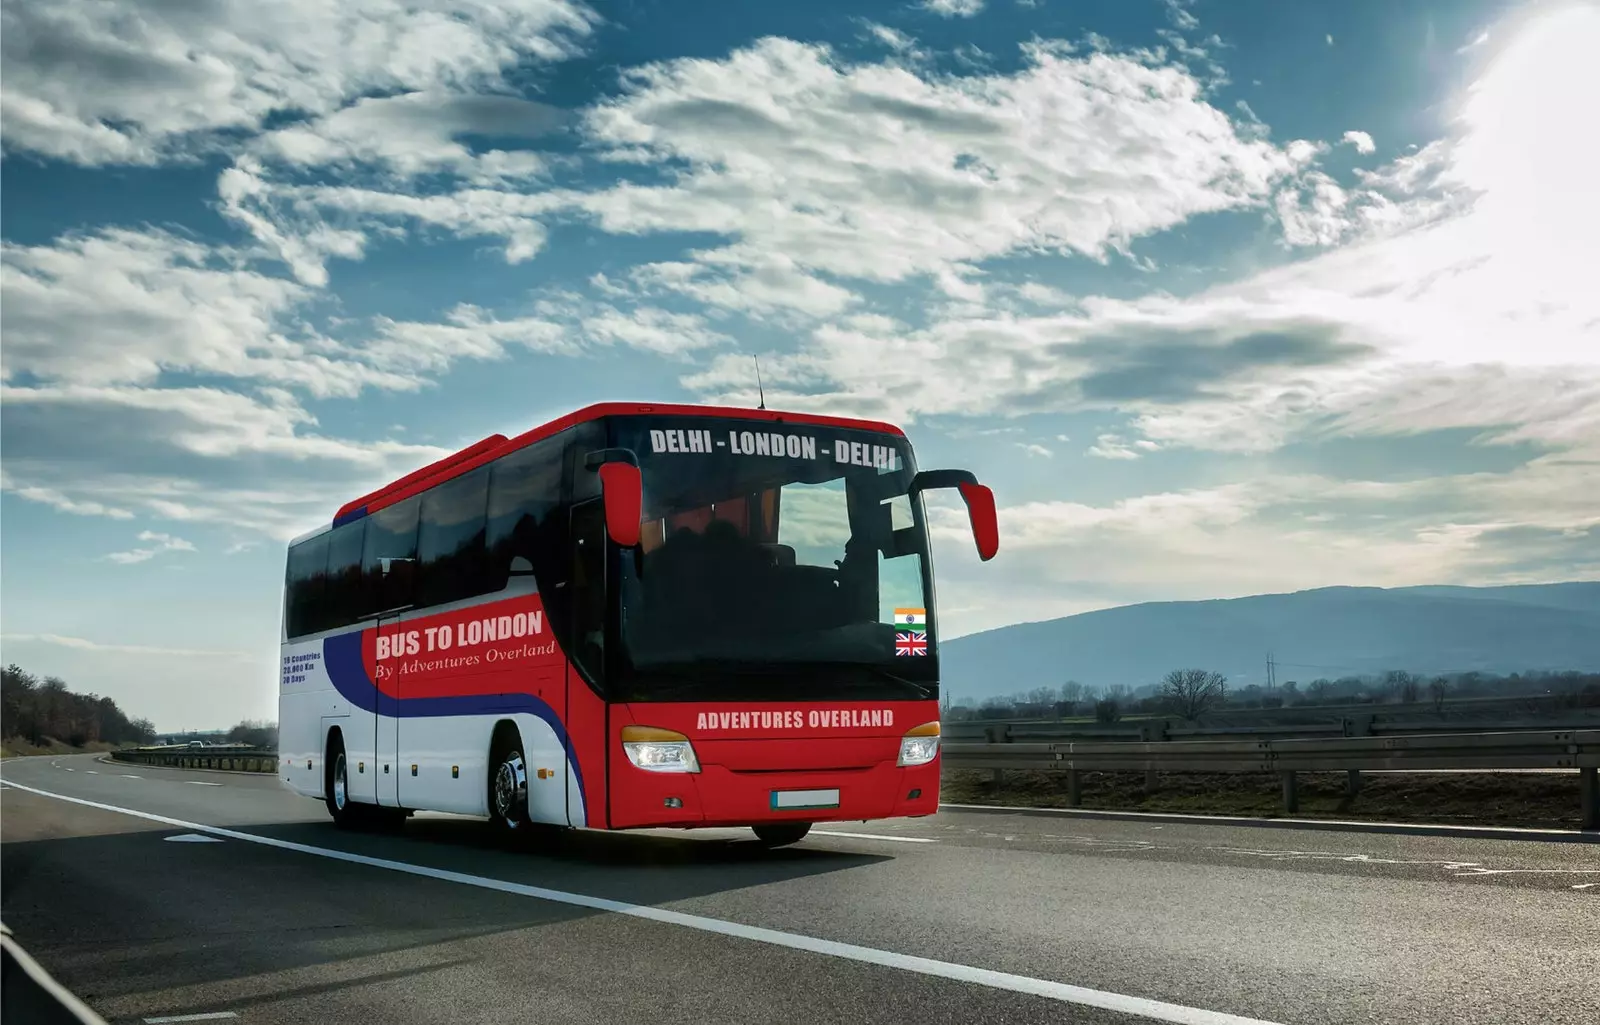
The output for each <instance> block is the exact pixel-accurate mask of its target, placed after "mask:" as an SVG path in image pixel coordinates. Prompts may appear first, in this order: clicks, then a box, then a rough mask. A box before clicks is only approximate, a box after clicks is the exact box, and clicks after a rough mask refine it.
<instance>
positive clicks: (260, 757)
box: [111, 746, 278, 772]
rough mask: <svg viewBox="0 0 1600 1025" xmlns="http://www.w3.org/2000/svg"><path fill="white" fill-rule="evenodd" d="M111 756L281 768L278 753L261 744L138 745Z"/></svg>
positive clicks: (198, 765) (180, 765)
mask: <svg viewBox="0 0 1600 1025" xmlns="http://www.w3.org/2000/svg"><path fill="white" fill-rule="evenodd" d="M111 757H112V758H114V759H116V760H117V761H119V762H133V763H135V764H138V765H164V766H166V767H167V768H171V769H210V770H222V771H226V772H277V771H278V753H277V752H276V751H264V750H262V749H261V748H257V747H205V748H200V747H178V746H174V747H136V748H128V749H125V750H122V751H113V752H111Z"/></svg>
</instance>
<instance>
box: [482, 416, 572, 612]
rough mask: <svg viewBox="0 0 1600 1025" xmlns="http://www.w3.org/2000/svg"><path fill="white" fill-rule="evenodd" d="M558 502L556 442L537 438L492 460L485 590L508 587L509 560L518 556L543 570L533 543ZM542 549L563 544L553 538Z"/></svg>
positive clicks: (559, 499) (559, 487)
mask: <svg viewBox="0 0 1600 1025" xmlns="http://www.w3.org/2000/svg"><path fill="white" fill-rule="evenodd" d="M560 502H561V446H560V445H558V444H555V443H553V442H551V441H546V442H536V443H535V444H533V445H530V446H528V447H527V448H525V449H522V450H520V451H517V452H513V453H511V454H510V455H508V456H504V457H502V458H500V459H496V460H495V461H494V463H493V464H492V472H491V474H490V477H489V517H488V532H487V544H488V559H489V562H488V576H489V579H488V581H487V586H488V590H491V591H498V590H500V589H501V588H503V587H505V586H506V581H507V579H508V577H509V572H510V568H511V560H512V559H514V558H517V557H518V556H520V557H522V558H524V559H527V560H528V563H529V564H530V565H531V566H533V567H534V569H535V570H536V571H538V570H539V569H541V568H542V567H541V566H540V558H539V547H538V546H536V544H535V541H536V539H537V538H539V536H540V530H541V528H542V527H544V526H545V523H546V520H547V519H548V518H549V516H550V513H551V511H552V510H554V509H555V508H556V507H557V506H558V505H559V504H560ZM543 547H544V548H546V549H559V548H561V545H560V543H559V542H558V541H555V540H554V539H551V540H550V541H548V542H547V543H546V544H545V545H543ZM537 578H538V574H537V572H536V574H535V579H537Z"/></svg>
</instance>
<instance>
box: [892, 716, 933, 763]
mask: <svg viewBox="0 0 1600 1025" xmlns="http://www.w3.org/2000/svg"><path fill="white" fill-rule="evenodd" d="M938 755H939V724H938V723H936V722H926V723H923V724H922V725H921V726H918V727H917V728H916V729H912V730H907V731H906V735H905V736H903V737H901V738H900V760H899V761H898V762H897V763H896V764H897V765H901V766H906V765H927V764H928V763H929V762H931V761H933V760H934V759H935V758H937V757H938Z"/></svg>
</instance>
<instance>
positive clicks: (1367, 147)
mask: <svg viewBox="0 0 1600 1025" xmlns="http://www.w3.org/2000/svg"><path fill="white" fill-rule="evenodd" d="M1339 141H1340V142H1345V143H1349V144H1350V145H1352V146H1354V147H1355V148H1356V152H1357V153H1363V154H1365V153H1371V152H1373V151H1375V150H1376V149H1377V148H1378V144H1377V143H1375V142H1373V141H1372V136H1370V135H1368V134H1367V133H1366V132H1359V131H1356V130H1354V129H1352V130H1350V131H1348V132H1345V133H1344V137H1343V138H1342V139H1340V140H1339Z"/></svg>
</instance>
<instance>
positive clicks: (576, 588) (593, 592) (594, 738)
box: [566, 498, 610, 826]
mask: <svg viewBox="0 0 1600 1025" xmlns="http://www.w3.org/2000/svg"><path fill="white" fill-rule="evenodd" d="M568 528H569V529H568V535H567V536H568V538H569V539H570V541H571V552H572V566H571V576H570V578H569V579H570V583H569V585H568V586H569V588H570V589H571V592H572V593H571V594H570V595H568V597H567V600H568V601H569V602H571V603H572V605H571V608H572V633H571V637H572V650H571V651H570V652H568V654H567V701H566V705H567V707H566V734H567V758H568V762H569V765H579V766H580V774H581V777H582V784H581V788H580V787H579V786H574V785H569V786H568V787H567V821H568V822H569V823H570V824H572V825H575V826H582V825H589V826H604V825H605V822H604V818H605V814H606V812H605V809H606V806H607V804H608V802H607V800H606V790H605V788H606V752H607V751H608V750H609V747H610V745H609V743H608V738H607V737H606V703H605V700H604V699H603V698H602V697H601V696H600V694H599V693H598V692H597V691H596V690H595V689H594V688H593V687H592V686H590V684H589V682H588V681H587V680H585V679H584V678H583V676H582V675H581V674H580V673H579V671H578V669H577V667H576V666H575V665H573V663H574V662H581V663H582V664H583V665H584V666H585V667H586V668H587V669H588V670H589V672H590V673H592V674H595V676H596V677H597V678H601V677H600V676H599V674H601V673H603V672H604V662H605V625H606V518H605V508H604V505H603V504H602V502H601V500H600V499H598V498H592V499H588V500H587V501H583V502H578V503H576V504H574V505H573V506H572V512H571V518H570V520H569V522H568ZM580 756H582V757H581V760H580ZM569 771H570V770H569ZM580 792H581V795H582V796H581V797H580Z"/></svg>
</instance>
